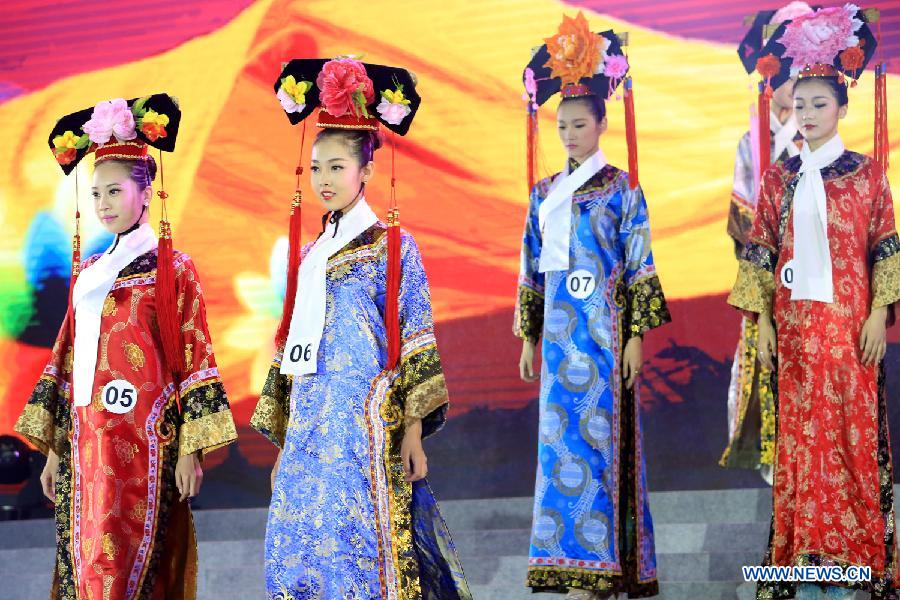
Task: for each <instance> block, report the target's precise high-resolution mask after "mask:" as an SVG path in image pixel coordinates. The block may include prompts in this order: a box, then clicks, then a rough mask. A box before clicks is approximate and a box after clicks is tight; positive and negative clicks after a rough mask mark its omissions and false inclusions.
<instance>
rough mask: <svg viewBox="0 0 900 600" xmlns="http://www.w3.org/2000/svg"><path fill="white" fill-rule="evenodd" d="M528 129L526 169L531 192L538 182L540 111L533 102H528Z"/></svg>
mask: <svg viewBox="0 0 900 600" xmlns="http://www.w3.org/2000/svg"><path fill="white" fill-rule="evenodd" d="M525 118H526V120H527V121H526V130H527V134H526V135H527V141H526V146H525V148H526V152H527V156H526V157H525V160H526V169H527V171H528V172H527V175H528V193H529V194H530V193H531V190H532V189H534V184H535V183H537V144H538V111H537V108H535V105H534V103H533V102H531V101H529V102H528V108H527V109H526V115H525Z"/></svg>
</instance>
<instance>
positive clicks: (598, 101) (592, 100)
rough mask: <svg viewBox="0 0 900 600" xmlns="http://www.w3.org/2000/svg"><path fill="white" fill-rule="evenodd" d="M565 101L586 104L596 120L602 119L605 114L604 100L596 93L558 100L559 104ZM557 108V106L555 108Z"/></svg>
mask: <svg viewBox="0 0 900 600" xmlns="http://www.w3.org/2000/svg"><path fill="white" fill-rule="evenodd" d="M567 102H581V103H583V104H584V105H585V106H587V108H588V110H589V111H591V114H592V115H594V118H595V119H597V122H598V123H599V122H600V121H602V120H603V117H605V116H606V100H604V99H603V98H601V97H600V96H598V95H597V94H589V95H587V96H573V97H571V98H563V99H562V100H560V101H559V106H562V105H563V104H565V103H567ZM556 110H559V107H557V108H556Z"/></svg>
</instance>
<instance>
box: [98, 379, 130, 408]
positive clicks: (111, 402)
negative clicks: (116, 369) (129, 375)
mask: <svg viewBox="0 0 900 600" xmlns="http://www.w3.org/2000/svg"><path fill="white" fill-rule="evenodd" d="M101 394H102V398H103V407H104V408H105V409H106V410H108V411H109V412H111V413H115V414H117V415H124V414H125V413H128V412H131V411H132V410H134V405H135V404H137V396H138V394H137V390H136V389H135V387H134V386H133V385H131V383H129V382H127V381H125V380H124V379H114V380H113V381H110V382H109V383H107V384H106V385H105V386H103V391H102V392H101Z"/></svg>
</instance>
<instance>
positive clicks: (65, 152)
mask: <svg viewBox="0 0 900 600" xmlns="http://www.w3.org/2000/svg"><path fill="white" fill-rule="evenodd" d="M53 154H54V155H55V156H56V162H58V163H59V164H61V165H63V166H65V165H67V164H69V163H71V162H72V161H73V160H75V157H76V156H77V155H78V151H77V150H76V149H75V148H62V149H56V150H54V151H53Z"/></svg>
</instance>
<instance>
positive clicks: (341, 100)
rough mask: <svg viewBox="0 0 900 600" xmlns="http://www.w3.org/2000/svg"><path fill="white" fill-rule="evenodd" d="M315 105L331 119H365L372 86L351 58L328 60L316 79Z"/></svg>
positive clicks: (372, 98) (359, 64)
mask: <svg viewBox="0 0 900 600" xmlns="http://www.w3.org/2000/svg"><path fill="white" fill-rule="evenodd" d="M316 85H317V86H318V88H319V101H320V102H321V103H322V106H323V107H324V108H325V110H326V111H327V112H328V113H329V114H330V115H332V116H334V117H343V116H346V115H348V114H353V115H355V116H367V115H368V111H367V110H366V107H367V106H368V105H369V104H371V103H372V102H373V101H374V100H375V86H374V85H372V80H371V79H369V76H368V75H367V74H366V67H365V66H363V64H362V63H361V62H359V61H358V60H354V59H352V58H337V59H335V60H330V61H328V62H327V63H325V65H324V66H323V67H322V71H321V72H320V73H319V75H318V77H316Z"/></svg>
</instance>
